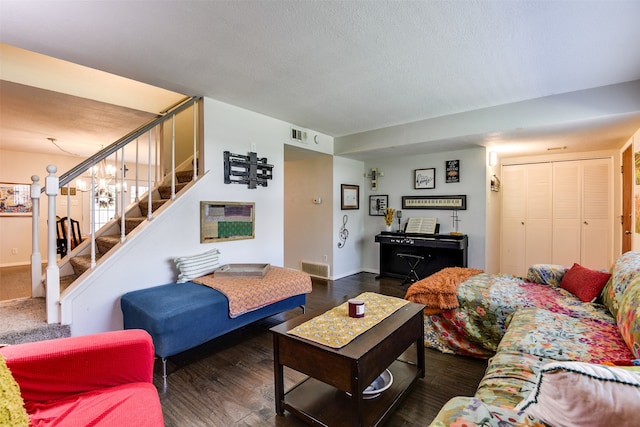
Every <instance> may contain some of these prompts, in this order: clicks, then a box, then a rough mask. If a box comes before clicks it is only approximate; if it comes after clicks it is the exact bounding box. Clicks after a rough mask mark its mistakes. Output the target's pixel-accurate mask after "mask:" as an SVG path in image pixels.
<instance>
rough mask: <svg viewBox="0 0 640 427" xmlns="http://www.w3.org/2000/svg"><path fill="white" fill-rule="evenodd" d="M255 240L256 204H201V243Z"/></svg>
mask: <svg viewBox="0 0 640 427" xmlns="http://www.w3.org/2000/svg"><path fill="white" fill-rule="evenodd" d="M253 238H255V203H253V202H205V201H201V202H200V243H211V242H221V241H225V240H242V239H253Z"/></svg>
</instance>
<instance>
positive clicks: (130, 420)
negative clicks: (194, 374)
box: [0, 329, 164, 427]
mask: <svg viewBox="0 0 640 427" xmlns="http://www.w3.org/2000/svg"><path fill="white" fill-rule="evenodd" d="M0 353H1V354H2V356H3V357H4V358H5V360H6V362H7V366H8V367H9V369H10V370H11V373H12V374H13V377H14V378H15V380H16V382H17V383H18V385H19V386H20V394H21V395H22V398H23V399H24V402H25V408H26V410H27V413H28V414H29V418H30V421H31V422H30V425H32V426H49V425H55V426H124V425H131V426H136V427H143V426H149V427H158V426H164V419H163V416H162V407H161V405H160V399H159V397H158V391H157V390H156V388H155V386H154V385H153V363H154V349H153V342H152V340H151V336H150V335H149V334H148V333H147V332H145V331H142V330H136V329H131V330H124V331H114V332H105V333H101V334H94V335H86V336H79V337H71V338H60V339H55V340H48V341H38V342H32V343H27V344H17V345H11V346H8V347H4V348H1V349H0Z"/></svg>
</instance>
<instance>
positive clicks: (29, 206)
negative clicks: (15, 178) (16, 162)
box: [0, 182, 33, 216]
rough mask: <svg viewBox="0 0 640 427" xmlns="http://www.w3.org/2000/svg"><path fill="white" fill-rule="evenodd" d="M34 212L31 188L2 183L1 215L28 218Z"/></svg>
mask: <svg viewBox="0 0 640 427" xmlns="http://www.w3.org/2000/svg"><path fill="white" fill-rule="evenodd" d="M32 212H33V203H32V202H31V186H30V185H29V184H17V183H12V182H0V215H1V216H28V215H31V214H32Z"/></svg>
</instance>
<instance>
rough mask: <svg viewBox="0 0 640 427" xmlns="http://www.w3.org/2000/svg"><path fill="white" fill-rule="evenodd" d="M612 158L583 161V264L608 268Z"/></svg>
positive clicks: (610, 252) (611, 257) (610, 240)
mask: <svg viewBox="0 0 640 427" xmlns="http://www.w3.org/2000/svg"><path fill="white" fill-rule="evenodd" d="M612 167H613V166H612V160H611V159H594V160H585V161H583V173H582V177H583V178H582V186H583V190H582V234H581V251H580V252H581V256H580V260H581V264H582V265H584V266H585V267H589V268H594V269H600V268H609V267H611V265H612V263H613V189H612V186H613V183H612V176H611V175H612V173H611V172H612V170H611V169H612Z"/></svg>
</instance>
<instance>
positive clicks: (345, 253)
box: [333, 157, 368, 279]
mask: <svg viewBox="0 0 640 427" xmlns="http://www.w3.org/2000/svg"><path fill="white" fill-rule="evenodd" d="M342 184H351V185H358V186H360V209H349V210H342V205H341V200H340V196H341V185H342ZM365 200H367V199H365V197H364V163H363V162H361V161H357V160H351V159H347V158H344V157H334V158H333V224H334V226H333V278H334V279H339V278H342V277H346V276H350V275H352V274H356V273H359V272H361V271H363V269H362V261H363V257H362V254H363V251H364V249H365V246H366V245H367V243H368V242H367V241H366V239H365V236H364V226H365V220H366V215H367V205H366V203H365ZM345 230H346V231H347V232H348V233H346V234H347V237H346V239H344V240H341V238H340V237H341V232H342V236H343V237H344V236H345V233H344V231H345ZM339 243H340V244H341V246H342V247H338V244H339Z"/></svg>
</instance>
